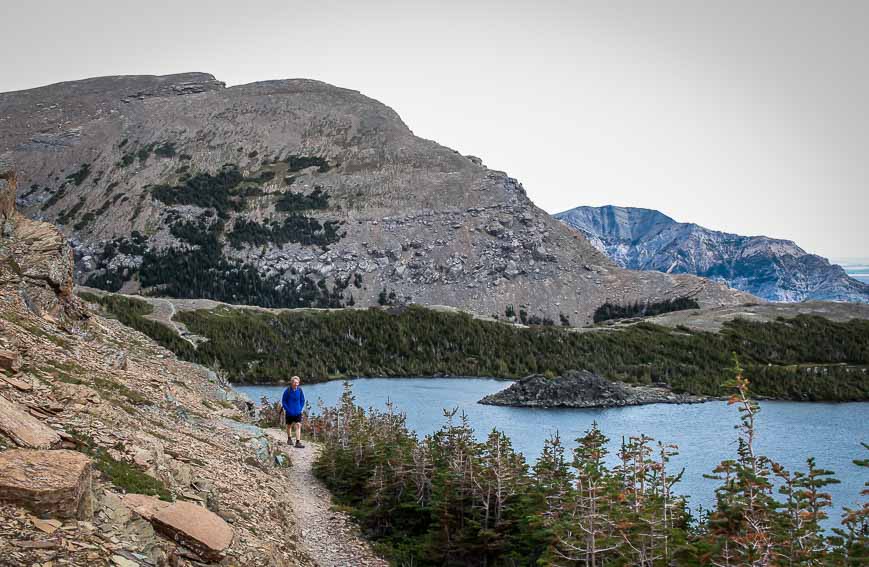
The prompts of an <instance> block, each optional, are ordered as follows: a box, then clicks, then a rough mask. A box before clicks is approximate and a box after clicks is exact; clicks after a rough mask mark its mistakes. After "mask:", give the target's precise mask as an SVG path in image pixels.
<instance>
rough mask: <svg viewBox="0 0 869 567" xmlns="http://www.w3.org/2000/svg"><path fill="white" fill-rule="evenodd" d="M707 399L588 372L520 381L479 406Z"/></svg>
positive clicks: (634, 403)
mask: <svg viewBox="0 0 869 567" xmlns="http://www.w3.org/2000/svg"><path fill="white" fill-rule="evenodd" d="M705 399H706V398H703V397H701V396H692V395H688V394H674V393H673V392H671V391H670V390H668V389H666V388H661V387H655V386H634V385H632V384H625V383H623V382H611V381H610V380H607V379H606V378H602V377H600V376H598V375H596V374H592V373H591V372H587V371H585V370H579V371H572V372H568V373H565V374H564V375H563V376H556V377H554V378H547V377H545V376H542V375H539V374H535V375H533V376H528V377H527V378H523V379H522V380H519V381H518V382H516V383H515V384H512V385H511V386H510V387H509V388H506V389H504V390H502V391H500V392H497V393H495V394H491V395H489V396H486V397H485V398H483V399H482V400H480V402H479V403H481V404H487V405H493V406H517V407H537V408H611V407H621V406H639V405H645V404H686V403H697V402H702V401H704V400H705Z"/></svg>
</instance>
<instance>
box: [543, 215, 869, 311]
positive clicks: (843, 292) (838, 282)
mask: <svg viewBox="0 0 869 567" xmlns="http://www.w3.org/2000/svg"><path fill="white" fill-rule="evenodd" d="M554 216H555V218H557V219H558V220H560V221H561V222H563V223H565V224H566V225H568V226H570V227H572V228H574V229H576V230H577V231H579V232H580V233H582V234H583V235H584V236H585V237H586V238H587V239H588V241H589V242H590V243H591V244H592V245H593V246H594V247H595V248H597V249H598V250H600V251H601V252H603V253H604V254H606V255H607V256H609V257H610V258H611V259H612V260H613V261H614V262H615V263H616V264H618V265H619V266H621V267H624V268H629V269H633V270H654V271H658V272H666V273H671V274H696V275H699V276H703V277H707V278H710V279H714V280H718V281H723V282H726V283H727V284H728V285H730V286H731V287H733V288H735V289H738V290H741V291H746V292H749V293H752V294H754V295H756V296H758V297H761V298H763V299H767V300H770V301H786V302H795V301H806V300H826V301H849V302H859V303H867V302H869V284H866V283H863V282H861V281H859V280H857V279H854V278H852V277H850V276H848V274H847V273H846V272H845V270H844V269H843V268H842V267H841V266H838V265H835V264H831V263H830V262H829V261H828V260H827V259H826V258H823V257H821V256H818V255H815V254H809V253H807V252H806V251H805V250H803V249H802V248H800V247H799V246H797V244H796V243H794V242H792V241H790V240H780V239H776V238H769V237H766V236H741V235H738V234H730V233H726V232H720V231H716V230H710V229H707V228H704V227H702V226H699V225H697V224H694V223H683V222H677V221H675V220H673V219H672V218H670V217H668V216H667V215H665V214H663V213H661V212H660V211H656V210H653V209H641V208H635V207H616V206H612V205H608V206H604V207H576V208H575V209H570V210H568V211H564V212H562V213H558V214H556V215H554Z"/></svg>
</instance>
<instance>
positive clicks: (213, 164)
mask: <svg viewBox="0 0 869 567" xmlns="http://www.w3.org/2000/svg"><path fill="white" fill-rule="evenodd" d="M2 150H9V151H11V152H12V154H13V156H14V158H15V160H16V162H17V163H18V165H19V168H20V169H21V170H22V171H25V172H27V173H26V175H27V176H28V177H27V178H26V179H22V180H21V183H20V187H21V190H20V191H19V205H20V206H21V207H22V208H23V209H24V210H25V211H26V212H27V214H29V215H30V216H31V217H34V218H44V219H47V220H50V221H52V222H54V223H56V224H57V225H58V226H60V227H61V229H62V230H63V232H64V233H65V234H66V235H67V236H69V237H70V239H71V240H72V242H73V245H74V246H75V249H76V253H77V257H78V259H79V262H78V263H77V266H78V273H77V277H78V279H79V281H81V282H86V283H87V284H88V285H91V286H93V287H102V288H105V289H109V290H113V291H114V290H121V291H124V292H132V293H135V292H137V291H140V290H143V289H144V290H146V291H149V292H153V293H158V294H163V295H169V296H176V297H206V298H213V299H218V300H222V301H229V302H233V303H251V304H258V305H263V306H282V307H300V306H321V307H336V306H340V305H348V304H356V305H362V306H365V305H372V304H377V303H378V302H380V303H384V302H385V303H390V302H394V301H396V302H401V301H413V302H418V303H423V304H439V305H449V306H454V307H459V308H463V309H467V310H470V311H473V312H476V313H480V314H483V315H499V316H503V315H504V313H505V311H506V309H507V306H508V305H515V306H517V307H518V306H519V305H526V306H527V312H528V314H529V315H537V316H541V317H548V318H550V319H553V320H555V321H558V320H559V314H561V313H563V314H565V315H566V316H568V317H569V318H570V320H571V322H572V323H573V324H584V323H586V322H588V321H590V320H591V314H592V313H593V312H594V310H595V309H596V308H597V307H599V306H600V305H601V304H602V303H604V302H605V301H607V300H609V301H610V302H616V303H627V302H633V301H657V300H661V299H666V298H673V297H681V296H686V295H690V296H694V297H696V299H697V300H698V301H699V302H700V304H701V305H703V306H713V305H719V304H735V303H741V302H745V301H751V300H753V298H751V297H749V296H747V295H745V294H740V293H737V292H734V291H733V290H729V289H727V288H726V287H725V286H723V285H721V284H718V283H713V282H708V281H705V280H701V279H698V278H695V277H691V276H674V275H666V274H657V273H651V272H647V273H635V272H629V271H625V270H622V269H620V268H617V267H615V266H614V265H613V264H612V263H611V262H610V261H609V260H608V259H607V258H606V257H605V256H604V255H602V254H600V253H599V252H598V251H597V250H596V249H595V248H594V247H592V246H591V245H589V243H588V242H587V241H586V240H585V239H584V238H582V237H580V236H577V235H576V234H575V233H573V232H572V231H570V230H568V229H566V228H565V227H564V226H563V225H562V224H561V223H559V222H557V221H555V220H554V219H552V218H551V217H550V216H549V215H547V214H546V213H545V212H544V211H542V210H540V209H538V208H537V207H536V206H534V204H533V203H532V202H531V201H530V200H529V199H528V198H527V196H526V195H525V191H524V189H523V188H522V186H521V185H520V184H519V183H518V182H517V181H516V180H515V179H512V178H510V177H508V176H507V175H506V174H505V173H503V172H498V171H492V170H489V169H487V168H486V167H485V166H483V165H482V164H481V162H480V160H478V159H477V158H473V157H464V156H461V155H459V154H458V153H456V152H455V151H453V150H450V149H448V148H445V147H443V146H440V145H438V144H436V143H434V142H431V141H428V140H424V139H421V138H418V137H416V136H414V135H413V133H412V132H411V131H410V130H409V129H408V127H407V126H406V125H405V124H404V123H403V122H402V121H401V119H400V118H399V116H398V115H397V114H396V113H395V112H394V111H393V110H392V109H390V108H388V107H386V106H384V105H383V104H381V103H379V102H377V101H375V100H372V99H370V98H367V97H365V96H363V95H361V94H359V93H358V92H356V91H352V90H348V89H342V88H338V87H333V86H331V85H327V84H325V83H320V82H317V81H310V80H285V81H266V82H260V83H253V84H249V85H241V86H236V87H231V88H224V86H223V84H222V83H220V82H218V81H217V80H215V79H214V77H212V76H211V75H207V74H202V73H190V74H184V75H171V76H166V77H151V76H125V77H102V78H95V79H87V80H83V81H74V82H69V83H59V84H56V85H50V86H46V87H41V88H36V89H31V90H27V91H19V92H12V93H5V94H0V151H2Z"/></svg>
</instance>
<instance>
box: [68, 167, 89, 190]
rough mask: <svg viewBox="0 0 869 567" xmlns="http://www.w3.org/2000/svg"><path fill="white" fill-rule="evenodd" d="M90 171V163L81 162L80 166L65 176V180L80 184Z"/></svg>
mask: <svg viewBox="0 0 869 567" xmlns="http://www.w3.org/2000/svg"><path fill="white" fill-rule="evenodd" d="M90 173H91V165H90V164H89V163H83V164H81V167H79V168H78V171H75V172H73V173H70V174H69V175H67V176H66V180H67V181H69V182H71V183H74V184H75V185H77V186H78V185H81V184H82V183H84V180H85V179H87V177H88V175H90Z"/></svg>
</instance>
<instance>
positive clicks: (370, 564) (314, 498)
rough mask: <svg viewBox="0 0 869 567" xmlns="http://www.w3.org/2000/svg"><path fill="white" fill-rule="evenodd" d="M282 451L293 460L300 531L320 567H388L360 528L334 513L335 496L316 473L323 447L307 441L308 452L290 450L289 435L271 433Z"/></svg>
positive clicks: (291, 476) (294, 506)
mask: <svg viewBox="0 0 869 567" xmlns="http://www.w3.org/2000/svg"><path fill="white" fill-rule="evenodd" d="M267 431H268V434H269V436H270V437H271V439H272V441H273V442H275V443H276V444H277V445H278V447H280V448H281V450H282V451H283V452H285V453H287V454H288V455H289V456H290V459H291V460H292V466H290V468H288V469H286V470H287V473H286V474H287V478H288V479H289V481H290V484H291V487H292V490H293V500H292V502H291V503H290V505H291V508H292V511H293V515H294V516H295V517H296V523H297V525H298V527H299V535H300V536H301V537H300V544H301V547H302V549H303V550H304V551H305V552H307V554H308V555H309V556H310V557H311V558H312V559H313V560H314V561H315V562H316V564H317V565H318V566H319V567H346V566H349V565H353V566H360V567H362V566H365V567H388V566H389V562H388V561H386V560H384V559H382V558H381V557H379V556H378V555H377V554H376V553H374V551H373V550H372V549H371V545H370V544H369V543H368V542H367V541H366V540H365V539H364V538H363V537H362V535H361V534H360V533H359V527H358V526H357V525H356V523H355V522H354V521H353V519H352V518H351V517H350V516H349V515H348V514H345V513H344V512H339V511H335V510H332V495H331V493H330V492H329V490H328V489H327V488H326V487H325V486H324V485H323V483H322V482H320V481H319V480H318V479H317V478H316V477H315V476H314V472H313V470H312V466H313V463H314V460H315V458H316V456H317V451H319V445H318V444H316V443H314V442H312V441H304V443H305V445H306V447H305V448H304V449H296V448H292V447H289V446H287V444H286V443H287V435H286V432H284V431H282V430H280V429H268V430H267Z"/></svg>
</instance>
